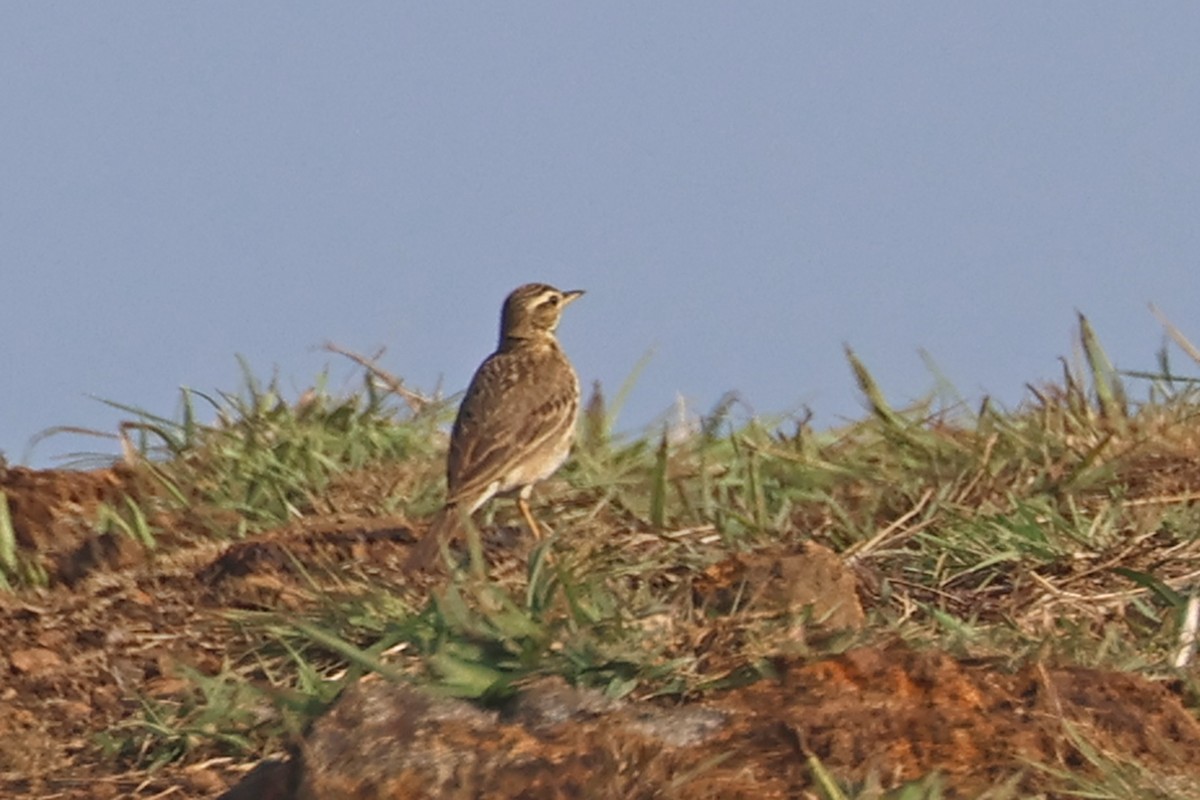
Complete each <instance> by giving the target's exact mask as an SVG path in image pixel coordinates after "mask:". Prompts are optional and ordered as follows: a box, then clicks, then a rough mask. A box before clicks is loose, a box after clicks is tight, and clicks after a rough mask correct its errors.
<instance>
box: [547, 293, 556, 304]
mask: <svg viewBox="0 0 1200 800" xmlns="http://www.w3.org/2000/svg"><path fill="white" fill-rule="evenodd" d="M546 302H547V303H549V304H550V305H552V306H556V305H558V295H556V294H552V295H550V296H549V297H547V298H546Z"/></svg>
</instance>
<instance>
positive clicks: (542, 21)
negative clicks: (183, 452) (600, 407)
mask: <svg viewBox="0 0 1200 800" xmlns="http://www.w3.org/2000/svg"><path fill="white" fill-rule="evenodd" d="M1197 30H1200V6H1197V5H1194V4H1184V3H1174V4H1154V5H1145V4H1115V3H1111V4H1097V3H1083V2H1059V3H1053V4H1040V3H1039V4H1034V3H1005V4H981V3H950V2H946V3H904V4H857V3H827V4H808V3H755V4H746V3H695V2H686V3H685V2H660V3H654V4H647V3H632V2H629V3H624V2H614V3H603V4H586V5H585V4H577V3H549V2H526V3H522V4H515V5H514V6H512V7H502V6H501V5H500V4H463V3H432V4H409V3H391V2H388V3H383V2H376V3H369V2H368V3H354V4H333V3H329V4H313V3H282V2H274V3H255V4H246V3H230V2H205V3H189V4H184V3H140V4H134V3H95V4H88V3H59V2H39V3H13V4H8V5H7V6H6V9H5V22H4V25H3V26H0V76H3V77H2V79H0V108H2V109H3V113H0V141H2V142H3V147H0V296H2V297H3V298H4V303H3V311H2V312H0V354H2V357H3V364H4V367H5V369H4V370H3V373H2V374H3V377H4V383H5V385H4V387H3V391H2V392H0V450H3V451H4V452H5V454H6V455H7V456H8V458H9V459H10V461H14V462H21V461H24V460H26V457H27V452H26V445H27V443H28V441H29V438H30V437H31V436H32V435H34V434H35V433H37V432H38V431H40V430H42V429H44V428H47V427H49V426H52V425H80V426H87V427H94V428H100V429H104V430H113V429H114V428H115V425H116V423H117V421H118V420H119V419H120V418H121V415H120V414H119V413H118V412H116V411H114V410H112V409H110V408H108V407H106V406H104V405H102V404H100V403H99V402H97V401H95V400H93V399H91V397H90V396H92V395H94V396H98V397H103V398H109V399H113V400H117V401H121V402H125V403H130V404H134V405H139V406H143V407H145V408H147V409H150V410H152V411H156V412H160V413H170V412H171V411H172V410H173V409H174V408H175V405H176V401H177V397H178V394H177V390H178V387H180V386H182V385H187V386H191V387H194V388H197V389H201V390H206V391H208V390H213V389H235V388H236V387H237V386H238V383H239V374H238V367H237V363H236V360H235V355H236V354H242V355H244V356H245V357H246V358H247V359H248V360H249V361H250V363H251V364H252V365H253V366H254V367H255V368H256V371H258V372H259V373H260V374H262V375H264V376H267V375H269V374H270V372H271V370H272V369H273V368H278V370H279V373H280V375H281V377H282V378H283V380H284V383H285V385H287V386H289V387H294V388H295V389H296V390H297V391H298V390H302V389H303V388H304V387H305V386H307V385H308V383H309V382H311V380H312V379H313V377H314V376H315V375H316V374H317V373H318V372H320V370H321V369H322V367H323V366H324V365H326V364H330V365H331V366H332V376H333V378H334V386H335V387H341V386H343V385H344V384H346V382H347V381H349V379H350V376H352V375H353V374H354V370H353V369H351V368H350V367H349V365H348V364H347V363H346V362H344V361H342V360H340V359H337V358H335V357H332V356H330V355H328V354H327V353H323V352H321V351H320V350H319V347H320V345H321V344H322V343H323V342H325V341H327V340H332V341H334V342H337V343H339V344H340V345H342V346H344V347H347V348H351V349H355V350H360V351H371V350H373V349H375V348H376V347H378V346H380V345H386V346H387V347H388V352H387V355H386V357H385V360H384V365H385V366H386V367H387V368H388V369H390V370H391V371H393V372H395V373H397V374H399V375H402V376H404V377H405V378H407V379H408V380H409V382H410V383H412V384H414V385H416V386H419V387H429V388H431V387H433V386H434V385H435V384H436V383H437V382H438V381H439V379H440V380H442V381H443V382H444V386H445V387H446V389H447V390H449V391H456V390H459V389H461V388H463V387H464V386H465V385H466V383H467V381H468V380H469V379H470V375H471V372H472V371H473V370H474V368H475V366H476V365H477V364H478V362H479V361H480V360H481V359H482V358H483V357H484V356H485V355H487V353H488V352H490V350H491V348H492V346H493V345H494V340H495V336H496V326H497V317H498V311H499V305H500V302H501V300H502V299H503V297H504V295H505V294H506V293H507V292H508V291H509V290H510V289H512V288H513V287H514V286H516V285H518V284H520V283H523V282H526V281H530V280H543V281H548V282H551V283H554V284H556V285H559V286H560V287H562V288H584V289H586V290H588V295H587V297H586V298H584V299H583V300H582V301H580V302H579V303H577V304H576V305H574V306H572V308H571V310H570V312H569V313H568V315H567V319H566V320H565V321H564V323H563V326H562V330H561V338H562V340H563V343H564V346H565V347H566V348H567V350H568V352H569V353H570V355H571V357H572V358H573V360H574V361H575V363H576V366H577V367H578V370H579V372H580V376H581V378H582V379H583V380H584V381H585V383H589V382H590V381H591V380H594V379H598V380H600V381H602V382H603V383H604V384H605V385H606V386H608V387H610V389H615V387H616V386H617V385H618V384H619V383H620V382H621V381H622V380H624V379H625V378H626V376H628V375H629V373H630V371H631V370H632V369H633V367H634V365H635V364H636V363H637V361H638V359H639V358H640V357H641V356H642V355H643V354H644V353H646V352H647V351H648V350H651V349H652V350H653V351H654V355H653V359H652V361H651V362H650V364H649V366H648V368H647V369H646V371H645V373H644V374H643V376H642V378H641V379H640V381H639V382H638V384H637V386H636V388H635V390H634V391H633V393H632V395H631V396H630V398H629V402H628V404H627V406H626V407H625V409H624V411H623V414H622V418H621V424H622V426H623V427H624V428H626V429H637V428H639V427H640V426H642V425H645V424H648V423H650V422H651V421H652V420H653V419H654V418H655V417H656V416H657V415H658V414H659V413H660V412H662V411H664V410H665V409H667V408H668V407H670V406H671V405H672V403H673V402H674V399H675V397H676V393H682V395H683V396H684V397H686V398H687V399H688V401H689V402H690V403H691V404H692V405H693V407H694V408H696V409H697V410H700V411H703V410H706V409H708V408H709V407H710V406H711V405H712V404H713V403H715V402H716V401H717V400H718V398H719V397H720V396H721V395H722V393H724V392H725V391H726V390H730V389H734V390H738V391H739V392H740V393H741V394H742V395H743V396H744V397H745V399H746V400H747V402H748V405H749V407H751V408H752V409H754V410H755V411H758V412H761V413H775V412H783V411H788V410H791V409H795V408H797V407H799V406H801V405H802V404H807V405H809V406H811V407H812V408H813V410H814V411H815V412H816V413H817V418H816V419H817V422H818V423H819V424H834V423H836V422H837V420H838V419H839V418H840V417H855V416H858V415H859V414H860V413H861V401H860V399H859V397H858V396H857V393H856V390H855V387H854V383H853V380H852V378H851V376H850V372H849V369H848V368H847V366H846V363H845V359H844V356H843V353H842V345H843V343H849V344H851V345H852V346H853V347H855V349H856V350H857V351H858V352H859V354H860V355H861V356H862V357H863V358H864V359H865V361H866V362H867V364H868V366H869V367H870V368H871V369H872V370H873V372H874V373H875V375H876V377H877V378H878V379H879V380H880V382H881V383H882V385H883V387H884V389H885V391H886V392H887V393H888V394H889V396H891V397H892V398H893V399H894V400H896V401H897V402H902V401H904V400H906V399H911V398H913V397H916V396H919V395H921V394H923V393H924V392H926V391H928V390H929V389H930V388H931V387H933V385H934V378H933V376H932V375H931V374H930V373H929V372H928V371H927V370H926V369H925V366H924V364H923V362H922V360H921V358H920V356H919V355H918V353H919V350H920V349H922V348H924V349H925V350H927V351H929V352H930V353H931V354H932V356H933V358H934V359H935V360H936V362H937V363H938V365H939V366H940V368H941V370H942V371H943V372H944V374H945V375H946V377H948V378H949V379H950V380H951V381H952V382H953V383H954V384H955V385H956V386H957V387H958V389H959V390H960V391H961V392H962V393H963V394H964V395H966V396H967V397H968V398H972V399H977V398H978V397H980V396H981V395H983V394H984V393H990V394H991V395H993V396H995V397H997V398H999V399H1001V400H1002V401H1004V402H1006V403H1008V404H1016V403H1017V402H1019V401H1020V400H1021V398H1022V397H1023V396H1024V384H1025V383H1026V382H1030V381H1033V382H1037V381H1042V380H1048V379H1052V378H1054V377H1055V376H1057V375H1058V374H1059V366H1058V362H1057V360H1056V359H1057V357H1058V356H1061V355H1069V354H1070V352H1071V348H1072V331H1073V328H1074V325H1075V311H1076V310H1077V309H1078V310H1081V311H1083V312H1085V313H1087V314H1088V315H1089V316H1090V317H1091V318H1092V320H1093V322H1094V324H1095V326H1096V328H1097V329H1098V331H1099V333H1100V336H1101V338H1102V341H1103V342H1104V344H1105V346H1106V347H1107V349H1108V351H1109V353H1110V355H1111V356H1113V358H1114V360H1115V361H1116V362H1117V363H1118V364H1119V365H1120V366H1122V367H1126V368H1150V367H1152V366H1153V364H1154V360H1153V359H1154V353H1155V351H1156V349H1157V348H1158V347H1159V346H1160V344H1161V342H1162V332H1161V329H1160V328H1159V326H1158V324H1157V323H1156V321H1155V320H1154V318H1153V317H1152V316H1151V315H1150V314H1149V312H1148V311H1147V310H1146V304H1147V302H1154V303H1157V304H1158V305H1159V306H1160V307H1162V309H1163V310H1164V311H1165V312H1166V313H1167V315H1168V316H1170V317H1171V318H1172V319H1173V320H1174V321H1175V322H1176V324H1178V325H1179V326H1180V327H1181V328H1182V329H1183V330H1184V332H1185V333H1188V334H1190V335H1192V336H1193V338H1200V325H1197V324H1196V323H1194V320H1196V318H1197V303H1198V301H1200V269H1198V264H1197V260H1198V256H1200V225H1198V224H1197V221H1196V213H1197V209H1198V208H1200V144H1198V142H1200V48H1197V47H1196V36H1195V34H1196V31H1197ZM1179 364H1180V366H1182V365H1183V364H1182V357H1180V361H1179ZM1193 366H1194V365H1193ZM1192 372H1193V374H1194V372H1195V369H1193V370H1192ZM346 385H348V384H346ZM80 449H83V450H102V451H104V450H108V451H112V450H113V447H112V445H111V444H110V443H106V442H103V441H87V440H80V439H75V438H71V437H61V438H52V439H50V440H49V441H47V442H43V443H42V444H40V445H38V447H37V448H36V449H35V450H34V451H33V452H32V454H31V455H29V460H30V461H31V462H32V463H34V464H38V465H47V464H51V463H54V460H55V457H56V456H58V455H61V454H63V453H66V452H70V451H72V450H80Z"/></svg>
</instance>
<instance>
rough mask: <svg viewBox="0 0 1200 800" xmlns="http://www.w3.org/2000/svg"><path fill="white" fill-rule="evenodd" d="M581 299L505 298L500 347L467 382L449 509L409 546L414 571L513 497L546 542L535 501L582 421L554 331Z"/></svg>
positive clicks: (454, 441)
mask: <svg viewBox="0 0 1200 800" xmlns="http://www.w3.org/2000/svg"><path fill="white" fill-rule="evenodd" d="M583 294H584V292H583V291H582V290H579V289H576V290H572V291H562V290H560V289H556V288H554V287H553V286H550V285H548V284H545V283H527V284H525V285H524V286H520V287H518V288H516V289H514V290H513V291H512V292H511V293H510V294H509V295H508V297H507V298H506V299H505V301H504V306H503V308H502V310H501V312H500V341H499V344H498V345H497V347H496V351H495V352H494V353H492V354H491V355H490V356H488V357H487V358H486V359H485V360H484V362H483V363H482V364H480V365H479V369H477V370H476V371H475V375H474V377H473V378H471V383H470V385H469V386H468V388H467V392H466V394H465V395H464V396H463V400H462V404H461V405H460V406H459V408H458V415H457V416H456V418H455V420H454V427H453V428H452V429H451V432H450V451H449V454H448V455H447V458H446V501H445V504H444V505H443V506H442V508H441V510H440V511H439V512H438V514H437V515H436V516H435V517H434V519H433V521H432V523H431V524H430V526H429V529H428V531H427V532H426V533H425V535H424V536H423V537H422V538H421V540H420V541H419V542H418V543H417V545H416V546H415V547H414V548H413V551H412V553H411V554H410V556H409V558H408V567H409V569H413V570H424V569H428V568H429V566H430V565H431V564H432V562H433V561H434V559H435V557H436V556H437V554H438V553H439V552H440V548H441V543H442V542H443V541H448V540H449V539H451V538H452V537H453V536H455V535H456V534H457V533H458V531H459V530H460V529H461V527H462V525H463V524H464V522H465V519H466V517H469V516H470V515H471V514H474V513H475V511H477V510H478V509H479V508H480V507H481V506H482V505H483V504H484V503H486V502H487V501H488V500H490V499H492V498H493V497H495V496H497V495H502V496H508V495H513V494H515V495H516V496H517V506H518V508H519V509H520V511H521V516H522V517H524V519H525V522H526V524H528V525H529V529H530V531H531V532H532V533H533V535H534V537H535V538H539V539H540V538H541V536H542V531H541V527H540V526H539V525H538V523H537V520H536V519H534V517H533V513H532V512H531V511H530V509H529V496H530V493H531V492H532V490H533V486H534V484H536V483H538V482H539V481H542V480H545V479H546V478H548V477H550V476H551V475H553V474H554V472H555V471H557V470H558V468H559V467H560V466H562V464H563V462H564V461H566V459H567V456H568V454H569V453H570V450H571V443H572V441H573V440H574V438H575V424H576V421H577V420H578V417H579V377H578V376H577V375H576V374H575V368H574V367H573V366H571V362H570V361H569V360H568V359H567V356H566V354H565V353H563V350H562V348H561V347H560V346H559V343H558V339H557V338H556V337H555V335H554V333H555V330H557V328H558V323H559V320H560V319H561V318H562V313H563V310H564V309H565V308H566V307H567V306H568V305H570V304H571V303H573V302H575V301H576V300H578V299H579V298H580V297H582V296H583Z"/></svg>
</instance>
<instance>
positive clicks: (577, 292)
mask: <svg viewBox="0 0 1200 800" xmlns="http://www.w3.org/2000/svg"><path fill="white" fill-rule="evenodd" d="M583 294H584V292H583V289H572V290H571V291H569V292H563V305H564V306H569V305H571V303H574V302H575V301H576V300H578V299H579V298H581V297H583Z"/></svg>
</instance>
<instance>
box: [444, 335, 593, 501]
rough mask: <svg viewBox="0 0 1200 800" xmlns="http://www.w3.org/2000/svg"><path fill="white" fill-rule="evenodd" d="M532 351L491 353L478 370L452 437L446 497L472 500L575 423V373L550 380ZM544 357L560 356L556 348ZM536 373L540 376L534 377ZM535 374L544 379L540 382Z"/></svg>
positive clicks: (551, 373) (457, 499)
mask: <svg viewBox="0 0 1200 800" xmlns="http://www.w3.org/2000/svg"><path fill="white" fill-rule="evenodd" d="M528 355H529V354H528V353H522V354H514V353H505V352H498V353H494V354H492V355H491V356H490V357H489V358H488V359H487V360H486V361H484V362H483V364H481V365H480V367H479V369H478V370H477V371H476V373H475V377H474V378H472V380H471V386H470V388H469V389H468V390H467V394H466V397H465V398H464V399H463V403H462V406H460V407H459V409H458V418H457V419H456V420H455V421H454V430H453V433H452V434H451V437H450V455H449V459H448V462H447V470H446V472H447V478H448V488H449V493H448V502H458V501H467V502H472V501H473V499H474V498H475V497H476V496H478V495H479V494H480V493H482V492H484V491H485V490H486V488H487V487H488V486H489V485H490V484H491V483H492V482H494V481H496V480H498V479H500V478H501V477H503V476H504V475H506V474H507V473H508V472H509V471H510V470H511V469H512V468H513V467H514V466H515V465H518V464H520V463H521V462H522V461H523V460H524V459H525V458H526V457H527V456H528V455H529V454H530V453H533V452H536V451H537V450H539V449H541V446H542V445H543V444H544V443H545V442H546V441H548V440H550V439H552V438H556V437H558V436H561V435H562V434H563V432H564V428H566V427H568V426H570V425H573V424H574V420H575V406H576V404H577V403H578V399H577V397H576V393H577V389H576V386H575V385H574V376H573V374H572V373H571V372H570V370H569V369H568V370H567V372H566V374H565V375H566V377H567V378H569V379H567V380H564V379H563V377H564V375H563V373H561V372H559V371H558V370H550V371H549V374H550V375H553V376H555V377H554V378H551V379H548V380H547V379H546V375H545V374H543V372H542V370H541V369H539V367H540V366H541V365H539V364H538V363H537V362H536V361H533V360H530V359H529V358H528ZM543 357H550V358H561V357H562V356H561V354H559V353H556V352H551V353H546V354H544V356H543ZM535 376H536V377H535ZM535 379H541V380H539V382H538V383H537V384H535V383H533V381H534V380H535Z"/></svg>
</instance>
